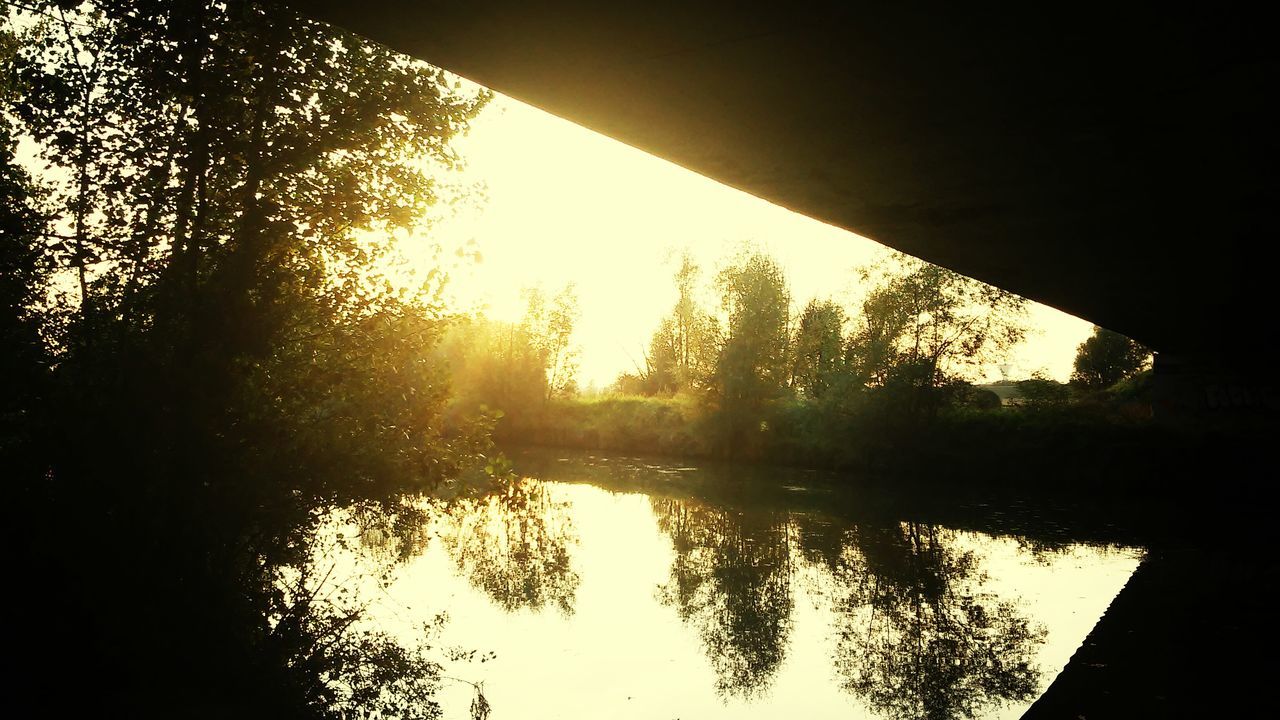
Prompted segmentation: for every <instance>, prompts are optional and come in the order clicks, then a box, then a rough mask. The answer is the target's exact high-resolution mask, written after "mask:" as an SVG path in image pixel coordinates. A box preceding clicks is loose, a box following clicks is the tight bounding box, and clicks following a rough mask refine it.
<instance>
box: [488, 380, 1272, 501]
mask: <svg viewBox="0 0 1280 720" xmlns="http://www.w3.org/2000/svg"><path fill="white" fill-rule="evenodd" d="M1124 407H1125V406H1123V405H1116V404H1106V403H1080V404H1071V405H1058V406H1046V407H1035V406H1024V407H1016V408H1014V407H996V408H986V409H981V408H974V407H949V408H943V409H940V410H939V411H937V412H936V413H933V414H930V415H928V416H925V417H921V416H912V415H906V414H904V413H902V412H901V411H900V406H898V405H895V404H892V403H877V402H875V399H874V398H869V399H868V400H867V401H865V402H861V403H858V404H852V405H850V404H846V405H843V406H833V405H823V404H819V403H813V402H806V401H803V400H798V399H787V400H784V401H780V402H777V403H774V404H772V405H770V406H767V407H766V408H764V409H763V410H762V411H761V414H760V419H759V420H758V421H753V423H751V424H750V426H749V427H748V428H747V429H746V431H745V432H742V433H740V435H739V436H738V437H737V439H736V442H734V443H732V444H730V443H727V442H726V437H727V430H726V423H725V421H724V418H723V417H722V416H720V415H719V414H718V413H717V411H716V409H715V408H712V407H707V406H706V405H705V404H702V403H700V402H699V400H698V399H697V398H693V397H687V396H674V397H643V396H628V395H610V396H603V397H596V398H571V399H557V400H552V401H550V402H548V403H546V404H544V405H542V406H541V407H539V408H538V409H537V410H536V411H534V412H525V413H521V414H513V415H509V416H508V417H506V418H503V420H502V421H501V422H500V424H499V426H498V428H497V432H496V437H497V439H498V440H499V441H500V442H503V443H510V444H523V445H542V446H554V447H563V448H575V449H581V450H590V451H600V452H606V451H607V452H614V453H631V454H645V455H663V456H672V457H688V458H715V459H720V460H733V461H743V462H752V463H763V464H772V465H783V466H792V467H801V468H814V469H829V470H840V471H852V472H859V473H866V472H872V473H877V474H887V475H893V476H898V477H907V476H910V477H913V478H916V479H917V481H919V482H923V483H926V484H929V483H933V484H948V485H953V484H956V483H964V484H977V485H982V486H988V487H993V488H994V487H997V486H998V487H1004V488H1007V489H1014V490H1016V489H1017V488H1018V487H1023V486H1025V489H1027V490H1031V489H1032V488H1031V486H1036V487H1037V488H1039V489H1043V487H1044V486H1045V485H1047V484H1051V483H1052V484H1058V485H1062V486H1063V487H1064V489H1067V491H1068V492H1069V493H1072V494H1076V493H1088V494H1093V495H1095V496H1097V497H1099V498H1100V499H1101V498H1103V497H1106V496H1108V495H1113V494H1117V493H1118V494H1124V495H1127V496H1131V497H1132V496H1143V495H1147V494H1150V496H1151V497H1153V498H1155V497H1160V498H1162V499H1166V500H1167V499H1168V493H1167V491H1169V490H1171V489H1173V488H1174V487H1175V486H1185V485H1188V484H1193V482H1192V477H1193V476H1197V477H1199V478H1201V479H1200V480H1196V481H1195V482H1202V479H1203V477H1204V476H1206V475H1208V474H1212V475H1220V474H1224V473H1226V474H1229V475H1230V474H1234V476H1235V477H1237V478H1238V479H1240V480H1247V478H1245V477H1243V475H1241V473H1243V472H1247V468H1249V467H1251V466H1253V465H1254V464H1255V463H1254V462H1253V461H1252V460H1251V458H1253V456H1254V455H1256V454H1257V452H1258V449H1259V448H1261V447H1264V446H1265V443H1262V442H1260V441H1259V440H1258V438H1256V437H1254V436H1253V435H1251V434H1249V433H1233V434H1231V435H1222V434H1214V433H1212V432H1206V431H1204V430H1200V429H1185V428H1175V427H1169V426H1164V425H1161V424H1158V423H1154V422H1152V421H1151V420H1150V419H1147V418H1143V417H1140V416H1139V415H1140V414H1135V413H1132V412H1126V411H1124Z"/></svg>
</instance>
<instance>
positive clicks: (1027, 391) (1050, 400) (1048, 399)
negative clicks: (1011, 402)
mask: <svg viewBox="0 0 1280 720" xmlns="http://www.w3.org/2000/svg"><path fill="white" fill-rule="evenodd" d="M1018 394H1019V395H1021V397H1022V403H1023V405H1025V406H1027V407H1032V408H1044V407H1061V406H1063V405H1066V404H1067V402H1068V401H1069V400H1070V399H1071V388H1069V387H1068V386H1066V385H1064V384H1062V383H1060V382H1058V381H1057V380H1053V379H1050V378H1047V377H1044V376H1043V375H1041V374H1039V373H1036V374H1033V375H1032V376H1031V377H1030V378H1028V379H1026V380H1020V381H1018Z"/></svg>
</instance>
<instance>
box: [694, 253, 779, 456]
mask: <svg viewBox="0 0 1280 720" xmlns="http://www.w3.org/2000/svg"><path fill="white" fill-rule="evenodd" d="M716 285H717V287H718V288H719V290H720V298H721V309H722V310H723V311H724V312H725V314H726V315H727V316H728V322H727V332H726V335H725V340H724V344H723V346H722V348H721V350H720V356H719V359H718V361H717V363H716V372H715V376H714V380H713V385H712V387H713V389H712V392H713V397H714V402H715V404H716V409H717V411H718V413H719V415H720V417H721V418H722V423H721V428H722V432H723V433H724V442H725V443H726V448H727V449H728V452H729V453H730V454H733V453H735V452H737V451H738V450H739V446H741V445H743V444H744V443H748V442H749V438H750V435H751V434H753V433H754V432H755V430H756V428H757V427H758V426H759V424H760V422H761V421H762V420H763V412H764V409H765V407H766V405H767V404H768V403H770V402H771V401H774V400H776V399H778V398H779V397H781V396H782V395H783V394H784V393H785V392H786V391H787V388H788V380H789V379H790V369H791V367H790V344H791V343H790V332H789V328H788V321H789V319H790V304H791V294H790V291H789V290H788V289H787V282H786V278H785V277H784V276H783V273H782V268H781V267H779V266H778V264H777V262H775V261H774V260H773V258H770V257H769V256H767V255H764V254H762V253H759V252H754V253H749V254H747V255H746V256H744V257H740V258H738V259H737V260H736V261H735V262H734V263H732V264H730V265H729V266H728V267H726V268H724V269H723V270H721V271H720V274H719V275H718V276H717V278H716Z"/></svg>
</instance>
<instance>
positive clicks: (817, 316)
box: [791, 300, 845, 398]
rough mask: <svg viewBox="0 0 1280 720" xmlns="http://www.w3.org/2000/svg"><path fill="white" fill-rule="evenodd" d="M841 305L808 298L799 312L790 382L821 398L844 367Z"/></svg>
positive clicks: (843, 321) (843, 318) (811, 396)
mask: <svg viewBox="0 0 1280 720" xmlns="http://www.w3.org/2000/svg"><path fill="white" fill-rule="evenodd" d="M844 323H845V315H844V308H841V307H840V306H839V305H836V304H835V303H834V302H832V301H830V300H824V301H818V300H811V301H810V302H809V304H808V305H806V306H805V309H804V312H803V313H801V315H800V324H799V326H798V327H797V328H796V336H795V341H794V348H795V350H794V355H795V361H794V366H793V369H792V371H791V378H792V380H791V381H792V384H793V385H794V386H795V387H796V388H798V389H799V390H801V391H802V392H804V394H805V395H806V396H808V397H810V398H820V397H822V396H823V394H825V393H826V392H827V390H828V389H830V388H831V386H832V385H833V383H834V382H835V379H836V376H837V374H839V373H840V372H841V371H843V369H844V359H845V358H844V335H843V331H844Z"/></svg>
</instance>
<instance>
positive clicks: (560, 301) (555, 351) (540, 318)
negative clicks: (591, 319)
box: [520, 283, 582, 400]
mask: <svg viewBox="0 0 1280 720" xmlns="http://www.w3.org/2000/svg"><path fill="white" fill-rule="evenodd" d="M523 294H524V298H525V314H524V319H523V320H522V321H521V324H520V328H521V331H522V332H524V333H525V335H526V336H527V337H528V339H529V342H530V343H532V346H533V348H534V350H535V351H536V352H537V353H538V356H539V358H540V359H541V361H542V367H543V368H544V372H545V373H546V378H547V379H546V399H547V400H550V399H551V398H552V397H553V396H555V395H564V394H571V392H572V389H573V388H576V387H577V374H578V349H577V348H576V347H575V346H574V345H573V344H572V341H573V330H574V326H575V325H577V323H578V319H579V318H580V317H582V311H581V310H580V309H579V308H578V294H577V292H576V291H575V290H574V286H573V283H570V284H568V285H566V286H565V287H564V289H562V290H561V291H560V292H559V293H557V294H556V296H555V298H554V299H552V301H551V303H550V305H548V303H547V299H546V296H545V295H544V294H543V292H542V290H541V289H540V288H526V289H525V290H524V293H523Z"/></svg>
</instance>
